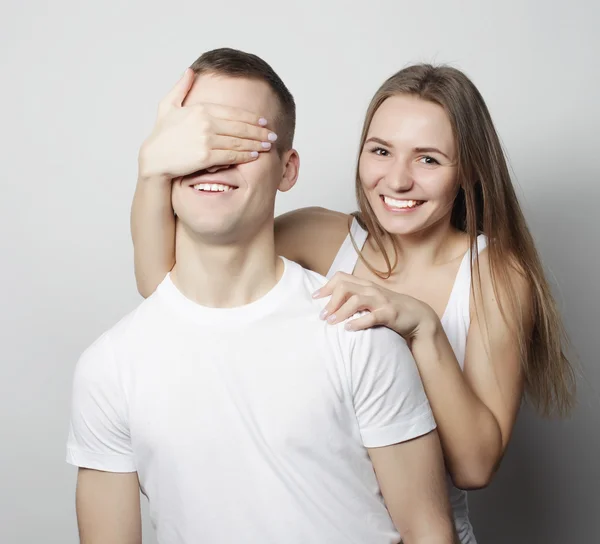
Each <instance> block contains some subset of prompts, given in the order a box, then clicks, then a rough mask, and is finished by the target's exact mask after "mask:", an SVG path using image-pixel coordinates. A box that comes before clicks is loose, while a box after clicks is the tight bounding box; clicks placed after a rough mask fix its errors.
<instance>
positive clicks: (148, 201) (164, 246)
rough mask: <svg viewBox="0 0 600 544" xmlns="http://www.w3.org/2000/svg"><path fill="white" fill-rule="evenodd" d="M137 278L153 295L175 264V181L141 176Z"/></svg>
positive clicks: (135, 227) (135, 230)
mask: <svg viewBox="0 0 600 544" xmlns="http://www.w3.org/2000/svg"><path fill="white" fill-rule="evenodd" d="M131 237H132V239H133V256H134V259H133V260H134V270H135V281H136V284H137V288H138V291H139V293H140V295H142V296H143V297H144V298H147V297H149V296H150V295H151V294H152V293H153V292H154V290H155V289H156V288H157V287H158V284H159V283H160V282H161V281H162V280H163V279H164V277H165V276H166V275H167V273H168V272H170V270H171V269H172V268H173V265H174V264H175V216H174V214H173V208H172V207H171V180H169V179H147V178H139V179H138V182H137V186H136V188H135V194H134V197H133V204H132V206H131Z"/></svg>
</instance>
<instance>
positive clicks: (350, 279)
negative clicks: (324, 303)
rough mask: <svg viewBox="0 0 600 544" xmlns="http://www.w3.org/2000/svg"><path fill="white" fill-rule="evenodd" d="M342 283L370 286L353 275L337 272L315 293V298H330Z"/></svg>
mask: <svg viewBox="0 0 600 544" xmlns="http://www.w3.org/2000/svg"><path fill="white" fill-rule="evenodd" d="M341 282H346V283H351V284H355V285H368V283H365V282H363V281H361V280H359V279H358V278H356V277H354V276H352V275H351V274H346V273H345V272H336V273H335V274H334V275H333V276H331V279H330V280H329V281H328V282H327V283H326V284H325V285H324V286H323V287H321V288H320V289H318V290H317V291H315V292H314V293H313V295H312V296H313V298H324V297H328V296H329V295H331V293H333V291H334V290H335V288H336V287H337V286H338V285H339V284H340V283H341Z"/></svg>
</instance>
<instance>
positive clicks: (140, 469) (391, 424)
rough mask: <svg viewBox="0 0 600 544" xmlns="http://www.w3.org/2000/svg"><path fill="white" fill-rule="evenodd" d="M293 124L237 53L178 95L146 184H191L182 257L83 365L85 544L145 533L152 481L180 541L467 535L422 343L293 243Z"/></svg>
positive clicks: (162, 523) (157, 503) (185, 191)
mask: <svg viewBox="0 0 600 544" xmlns="http://www.w3.org/2000/svg"><path fill="white" fill-rule="evenodd" d="M199 120H200V121H201V122H200V123H199V122H198V121H199ZM294 124H295V105H294V100H293V98H292V96H291V94H290V93H289V91H288V90H287V88H286V87H285V85H284V84H283V82H281V80H280V79H279V77H278V76H277V75H276V74H275V73H274V72H273V70H272V69H271V68H270V67H269V66H268V65H267V64H266V63H265V62H264V61H262V60H261V59H259V58H258V57H256V56H253V55H248V54H246V53H242V52H239V51H234V50H229V49H225V50H216V51H212V52H209V53H206V54H204V55H203V56H202V57H200V58H199V59H198V60H197V61H196V62H195V63H194V65H193V66H192V70H191V72H186V75H185V76H184V77H183V79H182V81H181V82H180V83H179V84H178V85H177V87H175V89H174V90H173V91H172V92H171V93H170V94H169V95H168V96H167V98H166V99H165V100H164V101H163V102H162V104H161V107H160V108H159V119H158V122H157V126H156V128H155V130H154V132H153V134H152V135H151V136H150V138H149V139H148V140H147V141H146V142H145V144H144V145H143V146H142V150H141V152H140V183H141V184H155V185H154V186H155V187H156V189H157V192H158V191H164V190H171V191H172V203H173V209H174V210H175V213H176V214H177V217H178V224H177V233H176V258H177V264H176V266H175V268H174V269H173V270H172V272H171V273H170V274H169V275H168V276H167V277H166V278H165V279H164V281H163V282H162V283H161V285H160V286H159V288H158V289H157V291H156V292H155V293H154V294H153V295H152V296H151V297H149V298H148V299H147V300H146V301H144V302H143V303H142V304H141V305H140V306H139V307H138V308H137V309H136V310H134V311H133V312H132V313H131V314H129V315H128V316H126V317H125V318H124V319H123V320H121V321H120V322H119V323H118V324H117V325H115V326H114V327H113V328H111V329H110V330H109V331H107V332H106V333H105V334H103V335H102V336H101V337H100V338H99V339H98V340H97V341H96V342H95V343H94V344H93V345H92V346H91V347H90V348H88V349H87V350H86V352H85V353H84V354H83V355H82V357H81V359H80V361H79V362H78V365H77V369H76V373H75V380H74V390H73V408H72V422H71V429H70V434H69V441H68V454H67V455H68V458H67V460H68V462H70V463H72V464H74V465H76V466H78V467H80V470H79V474H78V484H77V516H78V522H79V528H80V535H81V541H82V543H83V544H103V543H107V544H108V543H110V544H139V543H140V542H141V529H140V525H141V523H140V505H139V490H140V489H141V491H142V493H143V494H144V495H146V496H147V497H148V499H149V504H150V512H151V517H152V521H153V525H154V527H155V529H156V531H157V535H158V540H159V542H161V544H180V543H181V544H182V543H186V544H200V543H206V544H212V543H215V544H227V543H234V542H235V543H239V542H249V543H253V544H254V543H256V544H262V543H267V542H269V543H270V542H272V543H277V544H279V543H281V544H283V543H286V544H295V543H298V544H300V543H302V544H306V543H310V544H319V543H323V544H338V543H339V544H342V543H344V544H347V543H357V544H359V543H360V544H379V543H381V544H384V543H385V544H389V543H397V542H399V541H400V536H399V534H401V535H402V538H403V541H404V543H405V544H413V543H434V542H435V543H443V544H449V543H451V542H453V527H452V522H451V517H450V508H449V504H448V498H447V496H446V488H445V477H444V467H443V460H442V453H441V448H440V444H439V440H438V437H437V435H436V432H435V423H434V421H433V417H432V414H431V411H430V408H429V404H428V402H427V399H426V397H425V394H424V391H423V388H422V384H421V381H420V378H419V375H418V372H417V369H416V366H415V364H414V361H413V360H412V356H411V354H410V351H409V350H408V347H407V346H406V343H405V342H404V340H402V338H400V337H399V336H398V335H396V334H395V333H393V332H391V331H389V330H388V329H385V328H379V329H370V330H366V331H361V332H358V333H357V332H354V333H351V332H348V331H346V330H345V329H344V327H343V326H333V327H332V326H329V325H328V324H326V323H324V322H323V321H322V320H320V319H319V318H318V311H316V312H315V308H316V305H320V306H321V307H322V306H324V303H323V302H322V301H317V300H315V299H313V298H312V297H311V294H312V293H313V292H314V291H315V290H316V289H317V288H318V287H320V286H321V285H322V283H323V278H321V277H320V276H318V275H317V274H314V273H312V272H309V271H307V270H305V269H303V268H301V267H300V266H299V265H297V264H296V263H293V262H291V261H287V260H285V259H282V258H280V257H277V255H276V253H275V248H274V232H273V225H274V203H275V195H276V193H277V191H278V190H280V191H286V190H289V189H290V188H291V187H292V186H293V185H294V183H295V182H296V178H297V176H298V167H299V159H298V154H297V153H296V151H295V150H293V149H292V140H293V132H294ZM196 127H200V130H198V129H197V128H196ZM267 127H269V128H267ZM273 131H276V133H277V135H278V137H277V136H275V132H273ZM183 136H185V137H183ZM263 142H264V144H266V145H263ZM273 142H275V143H273ZM269 143H270V144H271V145H270V146H269ZM232 148H233V149H237V151H231V149H232ZM227 149H229V151H227ZM253 152H254V153H253ZM256 155H259V157H258V158H257V156H256ZM192 156H194V157H195V159H194V161H195V162H194V161H191V159H190V157H192ZM227 165H231V166H227ZM190 172H191V173H190ZM148 194H149V195H151V194H152V191H149V192H148ZM148 198H152V196H148Z"/></svg>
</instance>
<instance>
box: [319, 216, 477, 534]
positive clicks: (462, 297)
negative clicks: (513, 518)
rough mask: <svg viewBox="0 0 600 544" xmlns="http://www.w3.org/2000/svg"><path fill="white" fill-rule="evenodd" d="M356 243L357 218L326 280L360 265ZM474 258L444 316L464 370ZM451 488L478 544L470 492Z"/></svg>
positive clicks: (462, 523)
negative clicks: (473, 522)
mask: <svg viewBox="0 0 600 544" xmlns="http://www.w3.org/2000/svg"><path fill="white" fill-rule="evenodd" d="M352 239H354V243H355V244H356V247H357V248H358V249H362V248H363V246H364V244H365V242H366V240H367V231H366V230H364V229H363V228H362V227H361V226H360V224H359V223H358V221H357V219H356V218H354V220H353V221H352V225H351V227H350V233H349V234H348V236H346V239H345V240H344V242H343V243H342V245H341V247H340V249H339V251H338V253H337V255H336V256H335V259H334V260H333V263H332V264H331V268H330V269H329V272H328V273H327V278H331V276H333V275H334V274H335V273H336V272H345V273H346V274H352V273H353V272H354V269H355V267H356V263H357V262H358V254H357V252H356V250H355V249H354V244H353V243H352ZM486 246H487V239H486V237H485V236H484V235H483V234H482V235H480V236H478V237H477V249H476V251H477V253H481V251H483V249H484V248H485V247H486ZM474 258H475V253H474V252H473V251H472V250H471V249H469V250H468V251H467V252H466V254H465V256H464V257H463V259H462V261H461V263H460V267H459V269H458V273H457V274H456V279H455V280H454V285H453V286H452V291H451V292H450V298H449V299H448V304H447V306H446V309H445V311H444V315H443V316H442V319H441V322H442V326H443V328H444V332H445V333H446V336H447V337H448V340H449V341H450V345H451V346H452V349H453V350H454V354H455V355H456V359H457V360H458V363H459V364H460V367H461V368H463V366H464V363H465V349H466V346H467V334H468V332H469V325H470V324H471V316H470V311H469V309H470V295H471V261H472V260H473V259H474ZM448 489H449V495H450V503H451V505H452V511H453V513H454V521H455V524H456V529H457V532H458V536H459V539H460V542H461V544H477V543H476V540H475V536H474V534H473V528H472V526H471V522H470V521H469V507H468V503H467V492H466V491H463V490H461V489H457V488H456V487H454V486H453V485H452V481H451V479H450V477H449V476H448Z"/></svg>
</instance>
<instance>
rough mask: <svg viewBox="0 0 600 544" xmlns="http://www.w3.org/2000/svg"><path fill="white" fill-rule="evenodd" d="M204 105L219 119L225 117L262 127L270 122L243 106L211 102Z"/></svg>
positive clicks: (225, 118)
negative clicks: (236, 106) (237, 106)
mask: <svg viewBox="0 0 600 544" xmlns="http://www.w3.org/2000/svg"><path fill="white" fill-rule="evenodd" d="M203 106H204V107H205V108H206V111H207V112H208V113H209V114H210V115H211V116H212V117H216V118H217V119H223V120H226V121H241V122H242V123H248V124H249V125H258V126H261V127H264V126H266V125H267V124H268V123H269V122H268V121H267V119H265V118H264V117H261V116H260V115H257V114H256V113H254V112H252V111H248V110H244V109H242V108H234V107H233V106H224V105H222V104H211V103H205V104H203Z"/></svg>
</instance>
